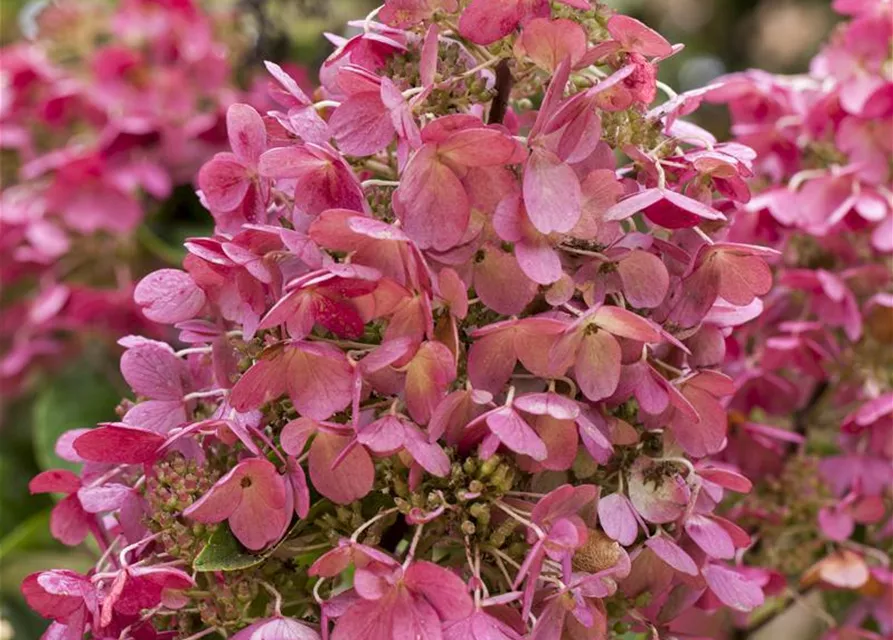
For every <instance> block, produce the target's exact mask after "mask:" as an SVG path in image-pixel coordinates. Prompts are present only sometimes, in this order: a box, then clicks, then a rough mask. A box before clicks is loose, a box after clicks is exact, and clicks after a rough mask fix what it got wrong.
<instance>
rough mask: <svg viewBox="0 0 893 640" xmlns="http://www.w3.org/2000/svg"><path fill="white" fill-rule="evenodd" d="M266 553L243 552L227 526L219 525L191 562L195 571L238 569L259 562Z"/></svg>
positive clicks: (246, 567)
mask: <svg viewBox="0 0 893 640" xmlns="http://www.w3.org/2000/svg"><path fill="white" fill-rule="evenodd" d="M267 555H268V554H263V555H252V554H250V553H245V550H244V548H243V547H242V545H241V544H239V541H238V540H236V537H235V536H234V535H233V534H232V532H231V531H230V530H229V527H227V526H225V525H221V526H220V527H218V528H217V531H215V532H214V533H213V534H211V537H210V538H209V539H208V543H207V544H206V545H205V548H204V549H202V550H201V553H199V554H198V557H196V559H195V561H194V562H193V563H192V568H193V569H195V570H196V571H239V570H241V569H248V568H249V567H253V566H255V565H257V564H260V563H261V562H263V561H264V559H265V558H266V557H267Z"/></svg>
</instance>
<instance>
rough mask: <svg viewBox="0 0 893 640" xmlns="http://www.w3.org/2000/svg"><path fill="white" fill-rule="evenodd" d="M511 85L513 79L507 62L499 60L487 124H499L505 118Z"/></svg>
mask: <svg viewBox="0 0 893 640" xmlns="http://www.w3.org/2000/svg"><path fill="white" fill-rule="evenodd" d="M513 83H514V78H512V70H511V69H510V68H509V61H508V60H506V59H503V60H500V61H499V64H497V65H496V97H495V98H493V102H491V103H490V118H489V120H488V121H487V122H488V123H489V124H501V123H502V120H503V119H504V118H505V112H506V111H507V110H508V105H509V96H510V95H511V93H512V84H513Z"/></svg>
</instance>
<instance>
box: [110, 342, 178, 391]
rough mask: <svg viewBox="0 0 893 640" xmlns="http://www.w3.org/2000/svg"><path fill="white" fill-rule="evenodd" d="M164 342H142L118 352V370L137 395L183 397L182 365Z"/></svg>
mask: <svg viewBox="0 0 893 640" xmlns="http://www.w3.org/2000/svg"><path fill="white" fill-rule="evenodd" d="M165 346H166V345H165ZM165 346H161V345H157V344H153V343H145V344H140V345H137V346H135V347H133V348H131V349H128V350H127V351H125V352H124V355H122V356H121V374H122V375H123V376H124V380H126V381H127V384H129V385H130V387H131V388H132V389H133V391H134V392H135V393H136V394H137V395H140V396H145V397H147V398H151V399H153V400H177V401H182V400H183V394H184V389H183V378H184V377H185V375H186V371H185V366H184V365H183V361H182V360H180V358H178V357H177V356H175V355H174V354H173V352H172V351H171V350H170V348H165Z"/></svg>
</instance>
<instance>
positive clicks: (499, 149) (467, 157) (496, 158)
mask: <svg viewBox="0 0 893 640" xmlns="http://www.w3.org/2000/svg"><path fill="white" fill-rule="evenodd" d="M437 151H438V155H439V156H440V157H442V158H443V159H444V160H445V161H447V162H448V163H450V164H452V165H455V166H466V167H489V166H493V165H500V164H506V163H508V162H511V160H512V158H513V157H514V156H515V154H516V153H517V151H518V143H517V142H515V140H513V139H512V138H511V137H509V136H507V135H506V134H505V133H503V132H502V131H500V130H499V129H484V128H475V129H465V130H462V131H457V132H456V133H453V134H452V135H450V137H449V138H447V139H446V140H445V141H444V142H443V143H442V144H440V145H439V146H438V147H437Z"/></svg>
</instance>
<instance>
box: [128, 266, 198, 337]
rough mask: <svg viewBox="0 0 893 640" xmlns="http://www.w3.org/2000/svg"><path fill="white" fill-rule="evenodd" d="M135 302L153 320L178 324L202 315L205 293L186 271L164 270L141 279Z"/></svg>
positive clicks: (136, 289)
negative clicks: (200, 313) (199, 314)
mask: <svg viewBox="0 0 893 640" xmlns="http://www.w3.org/2000/svg"><path fill="white" fill-rule="evenodd" d="M133 300H134V302H136V304H137V305H139V307H140V308H142V310H143V314H144V315H145V316H146V317H147V318H148V319H149V320H152V321H153V322H162V323H164V324H175V323H177V322H183V321H184V320H189V319H191V318H194V317H195V316H196V315H198V313H199V312H200V311H201V310H202V307H204V306H205V293H204V291H202V290H201V289H200V288H199V287H198V286H197V285H196V284H195V281H194V280H193V279H192V277H191V276H190V275H189V274H188V273H186V272H185V271H180V270H179V269H160V270H158V271H154V272H152V273H150V274H149V275H147V276H146V277H145V278H143V279H142V280H140V282H139V284H137V285H136V288H135V289H134V291H133Z"/></svg>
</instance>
